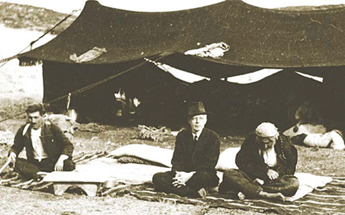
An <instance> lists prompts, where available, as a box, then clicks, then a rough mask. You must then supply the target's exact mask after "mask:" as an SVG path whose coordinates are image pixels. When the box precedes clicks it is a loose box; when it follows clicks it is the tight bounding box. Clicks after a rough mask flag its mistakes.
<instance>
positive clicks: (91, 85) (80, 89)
mask: <svg viewBox="0 0 345 215" xmlns="http://www.w3.org/2000/svg"><path fill="white" fill-rule="evenodd" d="M171 54H172V53H170V52H169V53H161V54H159V55H158V57H157V58H156V59H154V60H153V61H158V60H160V59H162V58H164V57H166V56H169V55H171ZM148 62H149V61H147V60H146V59H145V60H144V61H143V62H141V63H139V64H137V65H135V66H133V67H131V68H129V69H126V70H124V71H122V72H119V73H117V74H115V75H112V76H110V77H108V78H105V79H103V80H100V81H97V82H95V83H92V84H89V85H87V86H85V87H82V88H79V89H77V90H75V91H73V92H70V93H68V94H66V95H63V96H60V97H58V98H56V99H53V100H51V101H49V102H45V103H43V104H45V105H49V104H51V103H54V102H56V101H59V100H61V99H65V98H68V97H70V96H72V95H78V94H80V93H82V92H85V91H88V90H90V89H92V88H94V87H97V86H99V85H101V84H104V83H105V82H107V81H109V80H112V79H114V78H117V77H119V76H121V75H123V74H125V73H127V72H130V71H132V70H134V69H136V68H138V67H140V66H142V65H144V64H146V63H148ZM24 113H25V112H20V113H18V114H16V115H14V116H12V117H6V118H4V119H2V120H0V123H2V122H4V121H7V120H9V119H13V118H15V117H18V116H20V115H22V114H24Z"/></svg>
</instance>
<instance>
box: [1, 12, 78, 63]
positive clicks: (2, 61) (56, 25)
mask: <svg viewBox="0 0 345 215" xmlns="http://www.w3.org/2000/svg"><path fill="white" fill-rule="evenodd" d="M79 10H80V9H78V10H72V12H71V13H69V14H68V15H67V16H66V17H65V18H63V19H62V20H60V21H59V22H58V23H57V24H55V25H54V26H53V27H52V28H50V29H49V30H48V31H46V32H44V33H43V34H42V35H41V36H40V37H38V38H37V39H36V40H34V41H31V42H30V44H29V45H28V46H26V47H25V48H24V49H22V50H21V51H19V52H18V54H16V55H13V56H11V57H8V58H4V59H1V60H0V63H3V64H1V65H0V68H1V67H3V66H4V65H5V64H7V62H9V61H10V60H13V59H15V58H17V57H18V56H19V55H20V54H21V53H22V52H23V51H25V50H26V49H27V48H29V47H30V50H31V49H32V46H33V45H34V44H35V43H36V42H37V41H39V40H40V39H42V38H43V37H44V36H45V35H47V34H48V33H50V32H51V31H52V30H54V29H55V28H56V27H58V26H59V25H61V24H62V23H63V22H64V21H66V20H67V19H68V18H69V17H71V16H72V15H73V14H75V13H76V12H77V11H79Z"/></svg>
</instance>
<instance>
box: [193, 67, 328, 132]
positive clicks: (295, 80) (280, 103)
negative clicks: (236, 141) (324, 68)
mask: <svg viewBox="0 0 345 215" xmlns="http://www.w3.org/2000/svg"><path fill="white" fill-rule="evenodd" d="M322 86H323V85H322V83H320V82H317V81H314V80H312V79H310V78H306V77H303V76H301V75H299V74H296V73H295V72H291V71H288V70H285V71H281V72H279V73H276V74H274V75H272V76H269V77H266V78H264V79H263V80H261V81H258V82H254V83H251V84H235V83H229V82H227V81H221V80H210V81H207V80H203V81H200V82H197V83H194V84H193V85H191V86H189V92H190V95H189V99H191V100H194V99H197V100H201V101H204V103H205V105H206V106H207V107H208V108H209V110H210V111H211V112H212V113H213V116H211V119H213V118H214V119H216V120H217V122H212V121H211V122H210V124H211V126H214V127H215V128H216V129H217V130H221V129H222V128H225V129H230V130H232V131H237V132H241V131H250V130H253V129H254V128H255V126H256V125H258V124H259V123H260V122H263V121H272V122H275V124H276V125H277V126H278V127H279V128H280V129H287V128H288V127H287V126H291V125H292V124H293V123H294V115H295V111H296V110H297V108H298V107H299V106H300V105H302V104H303V103H305V102H306V101H308V102H310V103H311V104H313V105H317V104H320V101H319V98H320V92H322ZM318 108H319V107H318Z"/></svg>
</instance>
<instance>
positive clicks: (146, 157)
mask: <svg viewBox="0 0 345 215" xmlns="http://www.w3.org/2000/svg"><path fill="white" fill-rule="evenodd" d="M239 150H240V147H233V148H228V149H226V150H224V151H223V152H222V153H221V154H220V155H219V159H218V163H217V165H216V169H217V170H219V171H225V170H228V169H233V168H235V169H237V166H236V164H235V157H236V154H237V152H238V151H239ZM172 155H173V150H172V149H164V148H161V147H157V146H150V145H145V144H130V145H126V146H122V147H120V148H118V149H115V150H114V151H111V152H110V153H109V157H114V158H117V159H121V158H123V159H122V160H123V161H122V163H126V160H127V162H128V163H129V162H132V163H141V164H143V163H144V164H145V163H146V164H147V162H145V161H149V162H152V163H155V164H156V165H158V166H160V165H161V166H165V167H171V159H172Z"/></svg>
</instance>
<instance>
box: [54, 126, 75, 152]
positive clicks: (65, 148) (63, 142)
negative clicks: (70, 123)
mask: <svg viewBox="0 0 345 215" xmlns="http://www.w3.org/2000/svg"><path fill="white" fill-rule="evenodd" d="M51 128H52V131H53V132H54V135H55V138H56V139H57V142H58V144H59V147H61V148H62V153H61V154H64V155H67V156H68V157H69V158H72V154H73V150H74V146H73V144H72V143H71V141H70V140H69V139H68V138H67V137H66V135H65V134H64V133H63V132H62V131H61V129H60V128H59V127H58V126H56V125H54V124H51Z"/></svg>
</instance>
